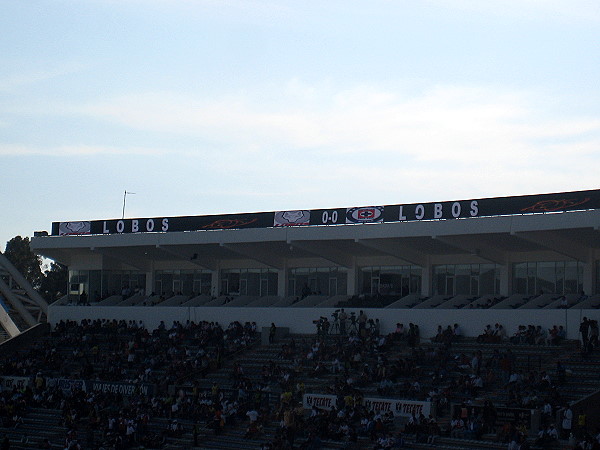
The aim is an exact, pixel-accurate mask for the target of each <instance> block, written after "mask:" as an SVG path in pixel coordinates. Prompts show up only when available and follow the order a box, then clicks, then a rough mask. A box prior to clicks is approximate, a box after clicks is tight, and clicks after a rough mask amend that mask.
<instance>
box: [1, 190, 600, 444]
mask: <svg viewBox="0 0 600 450" xmlns="http://www.w3.org/2000/svg"><path fill="white" fill-rule="evenodd" d="M31 247H32V249H33V250H34V251H35V252H36V253H37V254H39V255H42V256H44V257H47V258H51V259H53V260H55V261H58V262H60V263H61V264H64V265H66V266H68V268H69V282H68V287H67V292H66V293H65V295H64V296H63V297H62V298H61V299H60V300H58V301H57V302H55V303H54V304H51V305H43V304H42V303H41V301H38V299H37V298H33V296H34V295H35V294H34V293H32V294H31V295H30V297H31V298H32V299H30V300H29V306H28V305H27V304H25V303H22V302H20V300H21V299H23V295H24V293H23V292H21V294H20V295H18V296H15V295H12V296H10V294H8V291H7V290H5V291H3V294H4V296H5V297H6V298H7V299H8V300H10V303H11V304H12V305H13V308H14V311H12V314H13V315H15V313H16V314H17V315H18V314H20V313H22V312H27V310H28V308H29V309H31V304H35V303H37V306H38V309H40V310H42V312H41V313H40V314H39V315H38V321H39V318H42V320H41V321H42V322H45V319H46V317H47V324H45V323H40V324H38V325H35V324H32V323H31V317H33V316H31V317H25V318H23V317H21V319H20V321H21V322H19V321H17V320H15V321H14V322H13V325H12V326H17V325H18V324H19V323H22V322H23V320H24V321H25V322H26V324H25V325H24V326H18V328H21V331H23V332H20V333H15V332H14V328H11V330H12V333H11V332H10V331H11V330H9V329H8V328H7V325H6V324H7V323H8V324H9V325H10V322H11V321H10V320H8V319H6V317H5V318H4V319H6V320H3V321H2V324H3V326H4V327H5V329H6V330H7V332H9V333H10V334H11V335H14V336H15V337H13V339H11V340H8V341H6V342H5V343H4V344H3V347H4V350H5V351H4V355H5V356H4V360H3V367H4V370H3V373H2V386H3V391H4V392H5V393H15V392H21V391H22V395H23V396H24V397H25V398H26V401H25V400H24V401H23V403H26V404H27V405H26V407H23V408H22V409H21V413H19V414H20V415H19V414H17V415H16V416H15V417H16V418H15V417H10V414H9V415H8V416H6V420H5V421H4V422H3V427H4V428H3V430H4V434H5V435H6V436H10V438H11V442H12V443H13V447H11V448H15V447H14V442H15V441H19V442H20V444H19V445H21V447H16V448H40V447H36V445H40V442H41V441H42V440H43V441H44V445H49V446H46V447H43V448H53V447H55V446H56V448H58V445H59V444H57V443H56V442H58V441H59V436H62V437H61V439H63V441H62V442H61V443H60V445H63V444H64V442H65V441H64V440H65V439H66V442H67V445H66V446H64V445H63V447H66V448H78V447H76V445H79V446H80V447H79V448H100V443H101V442H103V443H104V444H103V445H107V446H108V448H111V446H112V448H142V446H145V448H159V447H162V448H194V447H195V448H378V449H384V448H400V447H405V448H449V449H450V448H455V449H462V448H471V449H479V448H506V446H507V444H508V445H512V444H513V443H514V445H517V446H518V445H521V447H520V448H527V446H529V445H530V446H531V448H562V447H561V446H563V445H566V444H569V445H570V444H572V445H575V442H576V441H577V442H585V440H586V439H587V437H586V436H588V434H589V433H593V435H595V434H596V433H597V431H596V424H597V423H599V422H598V421H599V420H600V411H599V408H598V406H597V405H598V398H600V391H599V387H600V380H598V377H597V373H598V372H597V370H598V368H599V367H600V359H599V357H598V354H597V350H596V347H597V345H598V326H597V318H598V308H599V307H600V285H599V281H600V190H592V191H578V192H562V193H554V194H539V195H525V196H516V197H502V198H483V199H467V200H456V201H440V202H434V203H419V204H396V205H381V206H367V207H358V206H357V207H344V208H331V209H318V210H288V211H272V212H259V213H242V214H223V215H211V216H185V217H151V218H122V219H110V220H109V219H107V220H78V221H60V222H55V223H53V224H52V230H51V233H47V232H37V233H36V236H35V237H34V238H33V239H32V241H31ZM6 277H9V278H10V277H12V279H14V280H16V281H15V283H16V284H19V285H20V287H21V288H22V289H21V290H22V291H27V289H25V288H26V286H25V284H26V283H25V282H24V281H22V280H21V279H20V278H18V274H14V273H13V272H11V271H10V270H9V271H8V272H7V273H6V274H5V278H6ZM7 294H8V295H7ZM9 296H10V298H9ZM19 305H20V306H19ZM17 322H19V323H17ZM15 323H17V325H15ZM48 324H49V325H48ZM583 324H585V327H584V328H585V331H584V332H582V327H583V326H584V325H583ZM31 325H34V326H31ZM26 328H27V330H26V331H25V329H26ZM49 329H51V330H52V331H49ZM580 340H581V342H580ZM51 349H54V350H51ZM153 352H154V353H155V354H156V355H157V356H156V359H155V358H154V357H153V356H152V355H153ZM40 355H45V356H40ZM21 360H26V361H28V363H27V365H26V367H25V366H23V365H22V364H21V363H19V361H21ZM27 389H29V391H28V394H25V391H26V390H27ZM49 389H50V391H49ZM52 389H54V390H52ZM59 391H60V392H61V394H60V397H61V399H62V402H61V401H58V402H57V401H56V398H54V397H53V395H57V394H56V392H59ZM48 392H51V394H49V393H48ZM3 398H4V402H5V405H8V404H10V405H11V408H13V407H14V408H16V406H15V405H12V403H11V400H8V399H9V396H8V394H6V396H5V397H3ZM124 399H127V400H126V401H125V400H124ZM150 399H151V400H150ZM211 402H212V403H211ZM492 402H493V403H494V404H495V405H496V406H495V408H494V407H491V406H490V405H491V403H492ZM90 404H91V405H95V404H98V405H99V406H98V407H97V408H90V407H89V405H90ZM112 404H118V405H120V406H119V407H117V408H116V410H115V408H113V410H111V405H112ZM65 405H66V406H65ZM86 405H87V406H86ZM125 405H129V406H125ZM132 405H133V406H132ZM217 405H218V406H217ZM103 408H104V409H103ZM490 411H493V417H491V416H490V414H491V413H490ZM4 415H6V414H3V417H4ZM58 416H61V417H62V419H61V427H57V426H56V419H57V417H58ZM566 417H571V418H570V419H569V420H570V422H569V421H565V420H566ZM581 417H583V419H581ZM82 418H85V419H82ZM575 418H577V420H575ZM111 420H112V421H113V422H111ZM582 420H583V422H582ZM119 421H123V422H124V424H123V426H122V429H119V428H118V424H119ZM455 421H458V422H456V423H455ZM461 421H462V425H460V423H461ZM586 421H587V422H586ZM111 423H112V425H110V424H111ZM107 424H108V425H107ZM115 424H116V425H115ZM555 424H557V425H556V428H557V431H556V433H557V435H556V436H554V435H553V433H554V432H553V431H552V427H554V426H555ZM13 425H14V429H11V427H12V426H13ZM57 428H58V429H57ZM538 430H539V434H538ZM65 435H66V438H65V437H64V436H65ZM119 439H120V440H119ZM46 441H47V444H46ZM106 442H108V443H109V444H106ZM82 443H87V444H83V445H82ZM70 446H73V447H70ZM105 448H106V447H105ZM509 448H510V447H509ZM514 448H518V447H514ZM590 448H591V447H590Z"/></svg>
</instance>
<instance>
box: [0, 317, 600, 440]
mask: <svg viewBox="0 0 600 450" xmlns="http://www.w3.org/2000/svg"><path fill="white" fill-rule="evenodd" d="M165 333H166V332H165ZM109 337H110V339H108V338H109ZM131 339H132V336H131V334H130V333H128V332H123V331H121V332H118V330H117V329H115V330H111V331H107V330H100V331H97V332H94V333H87V334H86V338H85V342H89V343H90V345H92V344H95V345H98V347H99V351H100V352H101V353H103V354H105V353H110V352H112V351H114V350H115V349H116V348H121V349H122V348H124V346H126V344H127V343H128V342H129V341H131ZM292 339H294V340H295V342H296V346H297V347H298V348H303V347H304V346H306V345H309V344H310V343H311V342H312V341H314V340H316V339H318V336H316V335H302V336H299V335H294V336H289V337H286V338H283V339H280V340H278V341H277V342H275V343H273V344H270V345H262V346H253V347H250V348H246V349H238V350H237V352H236V353H234V354H231V355H230V356H229V357H228V358H226V359H224V360H223V364H222V366H221V367H218V368H214V369H213V370H212V371H209V372H206V371H201V372H198V371H190V370H188V371H180V372H176V371H175V372H173V371H171V370H170V369H169V362H168V361H164V363H163V365H162V366H157V367H156V368H155V370H153V375H152V380H151V381H152V382H154V383H156V384H161V381H164V380H165V379H170V380H171V381H170V382H169V383H170V384H172V385H173V386H176V387H175V388H174V389H173V391H174V392H177V391H178V390H179V389H182V390H183V391H185V392H186V394H187V395H191V393H192V392H193V391H194V389H199V390H201V391H202V390H210V389H211V386H212V385H213V383H217V384H218V385H219V386H220V388H221V390H222V391H223V392H225V393H227V395H230V396H232V397H235V396H236V395H237V389H235V388H234V380H233V379H232V368H233V366H234V364H237V365H240V366H241V367H242V368H243V371H244V376H245V377H247V378H248V379H249V380H251V381H252V383H253V385H255V386H258V385H259V384H260V383H261V380H262V370H263V368H264V367H265V366H266V365H269V364H271V363H275V364H277V365H281V366H282V367H293V361H292V360H291V359H286V358H283V357H282V348H283V346H284V345H288V346H289V345H291V342H292ZM337 339H338V337H337V336H329V337H327V338H326V342H333V341H335V340H337ZM80 343H81V341H77V340H69V339H63V340H62V341H61V337H60V335H56V334H55V335H54V337H51V336H47V337H46V338H44V339H42V340H40V341H39V342H38V343H37V344H38V347H39V348H44V346H50V347H52V346H54V347H55V348H56V356H55V357H54V359H53V360H52V361H51V362H50V363H49V364H47V365H45V367H44V376H45V377H53V376H56V377H61V376H63V377H64V376H65V375H68V376H70V377H74V378H79V377H83V372H84V371H85V370H86V368H85V365H84V360H85V358H81V357H77V356H73V355H74V354H75V350H76V349H77V348H79V344H80ZM180 344H181V345H182V346H185V348H186V349H188V350H189V353H190V354H195V353H196V351H197V350H198V349H199V347H198V343H197V342H195V341H194V340H193V339H185V340H184V341H183V342H181V343H180ZM441 347H443V346H442V344H440V343H433V342H431V343H430V342H428V341H427V340H424V341H423V342H422V343H421V344H420V346H419V347H418V348H419V351H417V352H416V353H415V349H412V348H411V347H409V346H408V345H407V344H406V342H405V341H402V342H400V343H398V344H394V345H392V346H388V347H387V348H386V349H385V351H384V352H383V353H382V354H383V356H385V359H386V360H387V361H389V363H390V364H392V363H393V362H395V361H398V360H399V359H404V360H410V361H412V362H413V363H414V370H413V371H411V373H410V375H406V376H398V378H397V379H396V380H395V382H394V392H393V395H395V396H402V398H405V399H411V398H412V399H415V400H424V399H425V398H426V396H427V392H429V391H430V390H431V389H432V388H433V387H438V388H444V387H449V386H451V384H452V381H453V380H455V379H457V378H458V377H460V376H461V375H464V374H465V372H464V371H462V370H461V369H459V368H458V366H457V364H456V363H454V362H452V361H450V363H449V365H448V367H447V369H448V375H447V378H446V379H445V380H443V381H441V382H434V379H433V377H432V374H433V373H434V372H435V370H436V364H437V363H438V360H437V359H436V358H435V357H428V356H427V355H428V354H429V353H430V352H431V355H434V353H433V352H435V351H436V349H440V348H441ZM507 348H510V350H511V352H512V353H513V355H514V360H515V364H516V366H517V368H519V369H520V370H522V371H532V370H535V371H541V370H546V371H548V372H549V373H554V368H555V366H556V362H557V361H559V360H560V361H561V362H562V363H563V365H564V367H565V368H566V369H567V377H566V381H565V383H564V384H563V385H561V387H560V392H561V394H562V396H563V399H564V400H566V401H575V400H577V399H579V398H582V397H584V396H586V395H588V394H590V393H592V392H596V391H597V390H598V389H599V388H600V380H599V379H598V376H597V374H598V372H599V370H598V369H600V357H599V355H597V354H592V355H590V356H588V357H583V356H581V354H580V353H579V352H578V351H577V346H576V343H574V342H565V343H564V344H562V345H560V346H534V345H525V344H523V345H519V344H517V345H511V344H509V343H507V342H503V343H496V344H480V343H477V342H476V341H475V340H474V339H472V338H464V339H462V340H460V341H458V342H454V343H453V344H452V346H451V348H450V352H451V355H453V357H454V356H457V355H460V354H465V355H471V354H472V353H473V352H475V351H478V350H480V351H482V355H483V359H484V360H485V359H487V358H488V357H489V356H490V355H492V354H493V353H494V351H496V350H499V351H503V350H504V349H507ZM25 353H26V352H21V354H22V355H23V356H24V355H25ZM136 354H137V355H138V358H137V359H136V361H135V362H134V363H131V364H122V371H120V372H119V377H120V379H123V380H130V379H134V378H135V377H136V376H138V374H139V373H140V372H142V371H143V365H142V364H141V361H142V360H143V356H144V350H136ZM378 356H381V355H378V354H377V353H376V352H373V353H370V352H369V353H366V354H365V359H364V360H362V361H361V364H360V365H358V366H356V367H354V368H352V369H351V370H350V374H351V375H353V376H354V377H356V378H357V379H358V378H359V376H360V371H361V369H362V367H363V364H367V365H369V366H370V367H372V368H374V367H376V366H377V357H378ZM330 363H331V361H329V360H326V361H325V369H326V370H325V371H324V372H322V373H319V374H318V375H315V374H314V373H313V372H312V370H313V363H312V362H310V361H308V360H307V359H306V358H303V357H301V359H300V367H299V371H295V372H294V373H295V379H294V382H302V383H304V385H305V392H312V393H325V392H328V391H327V389H326V387H327V386H330V385H333V384H334V383H335V379H336V377H337V376H338V374H335V373H332V372H331V364H330ZM91 365H92V368H93V373H94V374H95V375H94V376H99V375H100V374H102V373H104V372H105V371H106V369H107V367H106V365H105V364H102V363H101V362H93V363H92V364H91ZM117 365H121V363H119V364H117ZM467 372H468V371H467ZM174 375H177V377H176V378H175V377H174ZM415 379H416V380H418V381H419V383H420V384H421V389H420V391H419V392H409V391H406V390H405V389H404V386H405V383H407V382H411V381H414V380H415ZM175 380H176V381H175ZM163 384H164V383H163ZM268 386H269V391H268V405H269V408H270V410H271V411H273V412H274V411H276V410H277V408H278V403H279V397H280V394H281V393H282V388H281V385H280V384H279V383H278V382H275V381H272V382H270V383H268ZM377 387H378V383H377V382H376V381H369V382H366V383H364V384H361V385H360V386H359V389H360V391H361V392H362V393H363V395H364V396H369V397H377V396H379V394H378V391H377ZM165 395H166V394H165ZM263 395H266V393H263ZM465 398H466V397H464V394H462V393H461V392H459V391H456V392H453V393H451V396H450V400H451V401H452V402H455V403H460V402H461V401H462V400H464V399H465ZM482 398H487V399H491V400H493V401H494V403H495V404H496V405H502V404H505V403H507V401H508V399H507V394H506V391H505V389H504V388H503V385H502V383H501V382H500V381H499V380H497V382H495V383H492V384H491V385H490V386H487V387H486V388H485V389H484V391H483V395H482ZM61 416H62V411H61V410H60V409H57V408H52V407H49V408H43V407H41V406H30V407H28V409H27V413H26V414H25V415H24V416H23V423H22V424H19V425H18V426H17V427H16V428H14V427H2V428H0V433H2V434H6V435H7V436H8V437H9V439H10V441H11V448H39V445H40V440H41V439H42V438H47V439H48V440H49V441H50V442H51V443H52V444H53V446H54V447H55V448H59V446H62V445H63V444H64V438H65V433H66V428H65V426H64V425H62V424H61V422H62V420H61ZM448 419H449V417H448V413H445V414H444V415H442V416H441V417H439V418H438V421H439V422H440V423H442V424H443V423H445V422H447V421H448ZM178 420H179V421H180V422H181V423H182V424H183V426H184V431H183V433H182V434H181V435H180V436H178V437H167V438H166V439H165V443H164V446H163V448H192V442H193V435H192V428H193V422H192V420H191V419H190V418H189V417H178ZM169 421H170V418H169V417H166V416H155V417H152V419H151V422H150V423H151V425H152V427H153V429H156V430H164V429H166V427H167V426H168V424H169ZM246 426H247V420H246V419H245V418H244V417H243V416H242V417H241V418H239V419H238V420H237V422H236V424H234V425H230V424H227V425H226V426H225V428H224V429H223V432H222V433H221V434H219V435H218V436H217V435H215V433H214V430H213V429H212V428H211V427H210V425H209V424H208V423H204V422H203V423H200V424H199V428H198V431H199V440H200V441H201V445H199V446H200V447H203V448H223V449H227V448H228V449H241V448H259V447H260V445H261V444H262V443H263V442H265V441H269V440H271V439H273V436H274V435H275V433H276V431H277V428H278V420H277V419H276V418H275V417H273V416H271V417H269V420H268V421H267V422H266V423H265V427H264V430H263V434H261V435H259V436H258V437H257V438H255V439H253V440H248V439H247V438H244V434H245V430H246ZM401 427H402V421H401V420H400V421H397V422H395V423H394V429H395V430H396V431H399V430H400V429H401ZM86 431H88V427H87V424H86V423H85V421H83V422H81V423H80V433H79V434H80V435H81V436H84V435H86ZM304 438H306V436H302V435H300V437H299V442H301V441H302V439H304ZM405 438H406V440H407V445H406V448H428V447H427V445H425V444H424V443H420V442H416V441H415V439H416V436H412V435H410V434H408V435H406V436H405ZM484 438H485V440H483V441H482V440H471V439H457V438H450V437H447V436H441V437H439V438H438V441H437V446H438V448H442V447H443V448H449V449H450V448H455V449H464V448H469V449H482V448H491V449H492V448H506V444H502V443H497V442H494V441H493V436H484ZM81 439H83V437H82V438H81ZM93 439H94V441H95V442H97V443H99V442H101V441H102V439H103V434H102V432H101V431H100V430H99V429H97V430H95V431H93ZM346 444H347V442H345V441H332V440H325V441H324V447H323V448H343V447H344V446H345V445H346ZM358 444H359V446H360V447H361V448H365V447H370V446H371V445H372V444H371V442H370V441H369V439H368V438H366V437H359V442H358ZM60 448H62V447H60Z"/></svg>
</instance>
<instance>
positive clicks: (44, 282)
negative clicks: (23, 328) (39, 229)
mask: <svg viewBox="0 0 600 450" xmlns="http://www.w3.org/2000/svg"><path fill="white" fill-rule="evenodd" d="M4 256H6V258H7V259H8V260H9V261H10V262H11V263H12V265H13V266H15V268H16V269H17V270H18V271H19V272H20V273H21V275H23V276H24V277H25V279H26V280H27V281H28V282H29V284H31V286H32V287H33V288H34V289H35V290H37V291H38V292H39V293H40V295H41V296H42V297H44V298H45V299H46V301H48V302H53V301H55V300H57V299H58V296H59V295H60V294H65V293H66V290H67V283H68V277H69V271H68V270H67V267H66V266H63V265H62V264H59V263H57V262H54V261H53V262H51V264H50V267H49V268H48V270H46V271H42V258H41V257H40V256H38V255H36V254H35V253H33V252H32V251H31V248H30V246H29V238H28V237H25V238H23V237H21V236H16V237H14V238H12V239H11V240H10V241H8V242H7V243H6V250H5V251H4Z"/></svg>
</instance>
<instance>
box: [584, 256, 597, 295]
mask: <svg viewBox="0 0 600 450" xmlns="http://www.w3.org/2000/svg"><path fill="white" fill-rule="evenodd" d="M581 281H582V284H583V292H585V293H586V294H587V295H592V294H593V293H594V260H593V258H590V259H589V260H588V261H587V262H586V263H585V264H584V265H583V280H581ZM598 281H600V280H598Z"/></svg>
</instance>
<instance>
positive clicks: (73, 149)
mask: <svg viewBox="0 0 600 450" xmlns="http://www.w3.org/2000/svg"><path fill="white" fill-rule="evenodd" d="M165 153H169V152H168V151H167V150H161V149H156V148H147V147H129V146H128V147H122V148H119V147H110V146H98V145H85V144H83V145H75V144H74V145H60V146H47V147H44V146H35V145H24V144H3V143H0V156H32V155H35V156H52V157H62V156H92V155H126V154H127V155H160V154H165Z"/></svg>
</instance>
